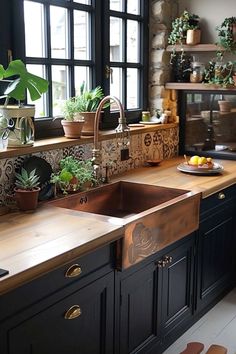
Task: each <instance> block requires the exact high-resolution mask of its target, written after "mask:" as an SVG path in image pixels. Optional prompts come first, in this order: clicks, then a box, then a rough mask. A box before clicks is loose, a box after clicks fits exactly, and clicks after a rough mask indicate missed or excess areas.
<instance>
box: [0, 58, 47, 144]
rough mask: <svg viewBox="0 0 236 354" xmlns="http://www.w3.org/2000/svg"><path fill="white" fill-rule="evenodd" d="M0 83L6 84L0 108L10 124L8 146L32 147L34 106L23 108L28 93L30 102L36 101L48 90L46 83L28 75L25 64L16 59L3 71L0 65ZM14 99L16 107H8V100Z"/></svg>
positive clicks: (35, 76)
mask: <svg viewBox="0 0 236 354" xmlns="http://www.w3.org/2000/svg"><path fill="white" fill-rule="evenodd" d="M0 81H1V82H2V83H4V82H5V83H7V88H6V89H5V90H4V92H2V95H1V96H0V98H5V103H4V105H3V106H1V107H0V113H1V114H2V116H3V118H4V119H5V120H6V119H7V120H8V121H10V122H11V123H10V124H9V125H8V128H9V129H8V135H9V146H11V147H14V146H16V147H21V146H25V145H33V142H34V125H33V120H32V117H34V114H35V107H34V106H24V105H23V104H22V101H24V100H25V99H26V93H27V92H28V93H29V95H30V98H31V100H32V101H36V100H37V99H39V98H40V97H41V95H42V94H43V93H44V92H46V91H47V90H48V81H47V80H45V79H43V78H41V77H39V76H37V75H34V74H32V73H30V72H29V71H28V70H27V68H26V66H25V64H24V63H23V62H22V61H21V60H19V59H17V60H13V61H11V62H10V63H9V65H8V67H7V68H6V69H4V67H3V66H2V65H0ZM10 98H11V99H15V100H16V101H17V102H18V105H10V106H9V99H10Z"/></svg>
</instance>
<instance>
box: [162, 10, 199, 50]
mask: <svg viewBox="0 0 236 354" xmlns="http://www.w3.org/2000/svg"><path fill="white" fill-rule="evenodd" d="M188 30H191V31H195V30H198V31H199V16H198V15H195V14H191V13H189V12H188V11H187V10H185V11H184V12H183V13H182V14H181V16H180V17H177V18H175V19H174V20H173V21H172V30H171V32H170V35H169V37H168V43H169V44H172V45H175V44H180V45H183V44H186V40H187V31H188ZM199 41H200V38H199ZM197 42H198V41H197ZM198 43H199V42H198ZM187 44H192V45H193V44H197V43H196V41H195V42H194V43H193V42H191V43H188V42H187Z"/></svg>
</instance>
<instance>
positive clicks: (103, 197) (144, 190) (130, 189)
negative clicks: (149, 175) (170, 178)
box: [52, 181, 186, 218]
mask: <svg viewBox="0 0 236 354" xmlns="http://www.w3.org/2000/svg"><path fill="white" fill-rule="evenodd" d="M185 193H186V191H183V190H178V189H174V188H173V189H172V188H165V187H158V186H151V185H148V184H140V183H132V182H123V181H121V182H116V183H112V184H109V185H104V186H101V187H98V188H95V189H91V190H89V191H87V192H82V193H79V194H76V195H69V196H67V197H65V198H63V199H60V200H56V201H53V202H52V203H53V205H54V206H58V207H62V208H67V209H73V210H79V211H85V212H88V213H94V214H100V215H107V216H113V217H118V218H129V217H130V216H133V215H136V214H139V213H141V212H143V211H145V210H148V209H150V208H153V207H155V206H157V205H160V204H162V203H165V202H167V201H169V200H171V199H173V198H176V197H178V196H180V195H183V194H185Z"/></svg>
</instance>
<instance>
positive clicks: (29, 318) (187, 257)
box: [0, 186, 236, 354]
mask: <svg viewBox="0 0 236 354" xmlns="http://www.w3.org/2000/svg"><path fill="white" fill-rule="evenodd" d="M235 225H236V187H235V186H231V187H229V188H226V189H224V190H222V191H220V192H219V193H215V194H213V195H212V196H210V197H208V198H205V199H203V200H202V202H201V208H200V224H199V229H198V230H197V231H196V232H194V233H193V234H191V235H188V236H186V237H184V238H182V239H181V240H179V241H177V242H175V243H173V244H172V245H170V246H168V247H166V248H165V249H164V250H161V251H159V252H157V253H155V254H153V255H152V256H150V257H148V258H146V259H145V260H143V261H142V262H140V263H138V264H137V265H135V266H133V267H130V268H128V269H126V270H123V271H118V270H116V267H115V259H116V257H115V249H116V247H115V246H116V245H115V244H111V245H107V246H105V247H102V248H100V249H98V250H96V251H94V252H92V253H89V254H87V255H85V256H83V257H80V258H79V259H75V260H73V261H72V262H69V263H68V264H65V265H63V266H61V267H59V268H57V269H54V270H52V271H51V272H50V273H48V274H45V275H43V276H41V277H39V278H38V279H35V280H33V281H32V282H29V283H28V284H25V285H22V286H21V287H19V288H17V289H15V290H13V291H11V292H9V293H7V294H5V295H2V296H1V297H0V353H1V354H52V353H56V354H65V353H66V354H75V353H80V354H91V353H92V354H160V353H162V352H163V351H164V350H165V349H166V348H167V347H168V346H169V345H170V344H171V343H172V342H173V341H174V340H176V339H177V338H178V337H179V336H180V335H181V334H183V333H184V331H185V330H186V329H187V328H189V327H190V326H191V325H192V324H193V323H194V322H196V321H197V320H198V319H199V318H200V316H202V315H203V314H204V313H205V312H206V311H208V310H209V309H210V308H211V307H212V306H214V305H215V303H216V302H217V301H219V299H221V298H222V296H224V294H226V293H227V292H228V291H229V290H230V289H231V288H232V287H233V286H234V285H235V280H236V277H235V274H236V272H235V269H236V263H235V259H236V258H235V251H236V242H235V241H236V227H235ZM68 274H69V276H68ZM71 275H72V276H71Z"/></svg>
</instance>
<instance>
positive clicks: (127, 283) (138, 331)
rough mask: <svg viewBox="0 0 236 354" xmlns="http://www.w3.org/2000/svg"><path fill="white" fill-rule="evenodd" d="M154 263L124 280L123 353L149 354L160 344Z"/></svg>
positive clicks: (157, 295) (122, 288)
mask: <svg viewBox="0 0 236 354" xmlns="http://www.w3.org/2000/svg"><path fill="white" fill-rule="evenodd" d="M156 270H157V269H156V266H155V264H154V263H151V264H149V265H147V266H146V267H145V268H142V269H141V270H140V269H139V270H137V271H136V272H135V273H132V274H131V275H129V276H127V277H126V278H124V279H122V280H121V294H120V295H121V309H120V310H121V312H120V354H126V353H147V352H148V349H149V348H151V347H153V346H154V347H155V346H156V345H158V341H159V338H160V325H159V322H160V320H159V317H160V316H159V311H158V309H159V308H160V306H159V305H158V302H159V299H160V297H159V288H158V286H157V282H158V278H157V271H156Z"/></svg>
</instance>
